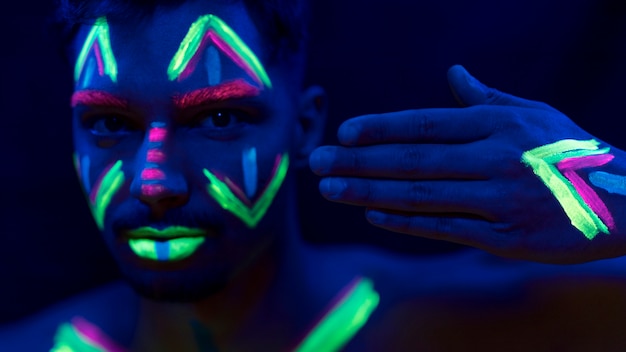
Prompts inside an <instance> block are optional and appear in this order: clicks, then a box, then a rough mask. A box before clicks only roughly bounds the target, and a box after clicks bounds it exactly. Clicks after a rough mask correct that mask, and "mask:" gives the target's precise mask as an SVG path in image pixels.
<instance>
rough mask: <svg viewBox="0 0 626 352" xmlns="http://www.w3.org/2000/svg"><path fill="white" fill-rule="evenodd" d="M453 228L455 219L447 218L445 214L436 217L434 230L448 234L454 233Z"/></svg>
mask: <svg viewBox="0 0 626 352" xmlns="http://www.w3.org/2000/svg"><path fill="white" fill-rule="evenodd" d="M452 228H453V219H452V218H447V217H443V216H438V217H436V218H435V223H434V229H433V230H434V232H435V233H436V234H438V235H447V234H450V233H452Z"/></svg>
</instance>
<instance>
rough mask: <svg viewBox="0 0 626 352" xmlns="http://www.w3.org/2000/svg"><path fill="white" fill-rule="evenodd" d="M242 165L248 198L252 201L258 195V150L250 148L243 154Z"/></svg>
mask: <svg viewBox="0 0 626 352" xmlns="http://www.w3.org/2000/svg"><path fill="white" fill-rule="evenodd" d="M241 164H242V165H241V166H242V168H243V185H244V188H245V190H246V196H247V197H248V199H252V198H254V195H255V194H256V187H257V166H256V148H249V149H246V150H244V151H243V152H242V155H241Z"/></svg>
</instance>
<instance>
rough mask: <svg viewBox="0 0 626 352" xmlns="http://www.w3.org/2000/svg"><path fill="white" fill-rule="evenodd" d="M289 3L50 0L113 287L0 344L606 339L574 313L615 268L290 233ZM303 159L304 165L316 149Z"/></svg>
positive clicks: (321, 101) (298, 65)
mask: <svg viewBox="0 0 626 352" xmlns="http://www.w3.org/2000/svg"><path fill="white" fill-rule="evenodd" d="M296 4H297V2H293V3H292V2H285V3H282V2H276V3H273V2H269V1H268V2H263V3H259V2H253V1H248V2H245V1H243V2H240V1H181V2H173V1H163V2H162V3H159V4H158V5H154V6H152V5H146V4H145V3H143V2H137V3H128V2H116V1H111V2H93V3H84V4H81V6H77V7H73V8H70V10H71V11H68V13H70V14H72V15H74V16H77V18H76V20H77V21H83V22H77V27H75V28H76V29H77V31H76V32H75V33H74V34H73V36H72V37H71V43H72V45H71V57H72V60H73V62H74V64H75V75H74V79H75V90H74V93H73V95H72V98H71V103H72V106H73V111H74V116H73V129H74V138H75V147H76V150H75V162H76V170H77V173H78V175H79V178H80V181H81V184H82V187H83V189H84V190H85V195H86V198H87V199H88V203H89V206H90V209H91V211H92V214H93V216H94V220H95V223H96V225H97V226H98V228H99V229H100V230H101V232H102V235H103V238H104V240H105V242H106V243H107V246H108V247H109V250H110V251H111V254H112V256H113V257H114V258H115V260H116V261H117V263H118V265H119V267H120V269H121V271H122V272H123V273H124V276H125V278H126V282H127V283H128V284H129V285H130V287H132V290H131V289H129V288H128V287H127V286H126V285H125V284H113V285H110V286H107V287H103V288H101V289H98V290H96V291H94V292H88V293H86V294H85V295H83V296H81V297H77V298H76V299H73V300H70V301H68V302H67V303H65V304H62V305H60V306H58V307H54V308H52V309H51V310H49V311H46V312H44V313H43V314H42V315H40V316H37V317H33V318H32V319H29V320H26V321H24V322H22V323H21V324H17V325H16V326H15V327H14V328H13V329H11V330H10V331H7V332H5V333H4V334H3V335H2V336H0V337H2V339H1V340H2V344H3V346H2V349H3V350H4V349H6V350H28V351H39V350H47V349H50V348H52V349H53V350H54V351H83V350H85V351H92V350H99V351H102V350H106V351H122V350H132V351H215V350H236V351H239V350H241V351H282V350H311V351H332V350H337V349H340V348H345V349H346V350H355V351H363V350H375V351H380V350H416V349H418V350H419V349H420V348H423V349H426V350H450V349H453V348H456V349H458V348H462V347H467V346H469V345H470V344H471V345H472V346H476V347H477V348H481V349H483V350H484V349H487V350H488V349H490V348H491V349H494V350H495V349H502V348H506V347H507V346H510V345H511V343H515V346H519V347H520V348H522V347H526V348H540V347H544V346H549V347H555V346H563V345H566V346H567V343H569V342H571V347H572V348H571V349H570V350H572V349H574V348H579V347H584V348H586V347H588V346H589V345H588V344H591V343H594V344H595V345H594V346H595V347H597V346H602V347H607V346H608V347H615V346H618V345H617V343H618V342H620V340H619V339H621V336H622V334H621V330H620V329H619V327H621V326H622V323H623V321H620V319H623V316H624V315H623V314H617V315H612V314H609V313H606V312H605V311H603V310H601V309H596V308H598V307H599V306H600V307H601V308H604V306H603V304H598V305H595V306H591V307H583V308H581V307H580V306H579V303H580V302H582V301H581V299H580V297H593V300H594V302H595V301H596V300H597V299H598V298H599V297H600V298H603V300H602V301H601V303H604V304H606V305H611V307H612V308H613V309H614V310H613V311H615V310H617V309H620V308H623V307H624V302H623V301H621V300H620V297H624V296H623V295H622V296H619V295H618V296H617V297H614V296H610V297H606V296H605V295H604V294H605V292H606V290H605V289H606V288H607V287H611V288H612V291H611V293H613V292H624V291H625V290H626V287H625V286H624V281H623V280H621V279H619V280H616V281H615V282H613V281H611V282H606V281H602V280H601V281H600V282H595V283H594V279H595V278H597V274H598V273H601V274H602V275H610V276H615V277H616V278H621V277H623V274H624V272H623V269H622V268H623V265H620V263H619V262H617V261H615V262H608V263H591V264H589V265H586V266H580V267H576V270H573V269H570V268H567V267H552V266H545V265H539V264H522V263H516V262H509V261H504V260H500V259H497V258H494V257H491V256H489V255H486V254H483V253H480V252H474V251H471V252H464V253H460V254H455V255H450V256H442V257H440V258H425V259H419V258H402V257H398V256H390V255H387V254H385V253H380V252H375V251H371V250H368V249H364V248H358V247H353V248H315V247H312V246H310V245H308V244H305V243H303V241H302V240H301V239H300V234H299V228H298V227H299V225H298V220H297V217H296V215H295V198H294V196H295V188H294V175H293V172H292V170H293V168H294V167H295V166H297V165H298V164H305V163H306V161H307V159H308V156H309V154H311V152H312V150H313V149H314V148H315V146H316V144H317V141H318V138H319V136H320V133H321V128H322V126H323V120H324V115H325V110H326V97H325V94H324V92H323V90H322V89H321V88H320V87H302V86H301V84H302V76H301V75H302V72H303V62H304V61H303V60H304V59H303V55H304V53H305V51H304V48H303V47H301V46H299V40H298V35H297V33H298V32H297V31H296V30H295V28H297V24H298V23H299V22H300V19H299V17H297V13H298V11H297V10H293V12H292V11H291V10H292V9H297V6H296ZM294 33H295V34H294ZM294 35H295V39H294V37H293V36H294ZM450 81H451V84H452V86H453V90H454V91H455V92H456V93H457V94H459V93H460V94H461V95H462V98H463V97H467V96H468V95H471V94H476V95H478V94H479V93H480V89H479V87H477V86H476V85H473V83H472V81H470V78H469V76H468V75H467V74H465V73H464V72H463V71H462V70H461V69H460V68H455V69H453V70H452V71H451V80H450ZM464 101H466V102H467V100H464ZM344 131H345V129H344ZM344 137H345V138H343V137H342V141H344V142H346V143H347V144H354V143H357V142H358V140H359V139H358V138H359V137H358V135H357V136H356V137H349V136H347V135H345V136H344ZM350 138H356V139H350ZM318 153H319V151H318ZM318 157H319V159H320V160H321V161H316V158H318ZM311 161H312V164H313V165H312V166H313V168H314V169H315V170H317V171H318V172H320V173H321V174H324V171H320V170H323V169H324V166H323V163H322V161H323V160H322V158H321V156H320V155H319V154H317V156H316V154H314V155H313V157H312V160H311ZM533 177H534V176H533ZM323 182H324V183H328V181H323ZM327 186H329V187H327ZM330 186H331V185H328V184H327V185H325V184H322V191H323V192H324V193H325V194H327V195H330V192H331V187H330ZM325 187H326V188H325ZM336 193H337V192H336ZM339 193H340V192H339ZM459 268H463V270H462V271H460V270H459ZM433 273H434V274H433ZM554 278H559V280H560V281H559V282H556V283H551V282H550V281H551V280H553V279H554ZM581 282H582V283H584V284H585V286H580V285H579V284H580V283H581ZM520 293H523V294H522V295H520ZM599 319H604V320H603V321H600V320H599ZM570 320H578V321H579V323H578V324H572V325H571V326H565V327H563V322H566V321H570ZM598 321H600V323H598ZM593 324H599V325H600V326H601V328H600V329H598V330H592V331H590V329H589V328H588V326H590V325H593ZM35 335H36V336H37V338H32V336H35ZM517 336H523V339H520V340H519V341H518V340H513V339H514V338H515V337H517ZM564 336H575V337H576V338H577V339H572V340H571V341H569V340H564ZM513 341H514V342H513ZM618 347H620V346H618Z"/></svg>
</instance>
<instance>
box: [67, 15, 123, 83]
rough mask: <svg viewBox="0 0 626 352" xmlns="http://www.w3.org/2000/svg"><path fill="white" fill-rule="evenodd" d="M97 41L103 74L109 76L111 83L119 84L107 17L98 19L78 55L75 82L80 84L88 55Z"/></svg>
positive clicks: (99, 63)
mask: <svg viewBox="0 0 626 352" xmlns="http://www.w3.org/2000/svg"><path fill="white" fill-rule="evenodd" d="M96 40H97V41H98V45H99V49H100V57H99V58H97V59H98V65H99V67H100V66H103V67H101V68H102V70H103V72H102V73H104V74H106V75H107V76H109V77H110V78H111V81H113V82H117V62H116V61H115V55H113V49H112V47H111V37H110V34H109V25H108V23H107V20H106V17H100V18H98V19H97V20H96V21H95V23H94V24H93V26H92V27H91V30H90V31H89V34H88V35H87V39H85V43H84V44H83V47H82V49H81V51H80V54H78V58H77V59H76V66H74V81H75V82H78V80H79V79H80V74H81V73H82V72H83V68H84V66H85V62H86V61H87V55H89V52H90V51H91V48H92V47H93V45H94V44H95V43H96ZM100 60H101V61H100Z"/></svg>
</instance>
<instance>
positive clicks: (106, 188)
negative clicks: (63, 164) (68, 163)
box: [83, 160, 126, 230]
mask: <svg viewBox="0 0 626 352" xmlns="http://www.w3.org/2000/svg"><path fill="white" fill-rule="evenodd" d="M122 165H123V163H122V161H121V160H118V161H116V162H114V163H111V164H109V165H108V166H107V167H106V168H105V169H104V170H103V171H102V172H101V173H100V175H99V176H98V178H97V179H96V181H95V182H94V183H93V187H91V188H88V185H85V181H83V187H84V188H85V190H86V194H88V201H89V208H90V209H91V213H92V215H93V217H94V220H95V221H96V225H97V226H98V229H100V230H103V229H104V219H105V216H106V211H107V208H108V207H109V205H110V204H111V200H112V199H113V197H114V196H115V195H116V194H117V193H118V192H119V190H120V189H121V188H122V186H123V185H124V182H125V181H126V177H125V176H124V172H123V171H122ZM87 170H88V169H87ZM84 176H85V175H83V179H87V180H89V177H86V178H85V177H84ZM87 190H89V191H87Z"/></svg>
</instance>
